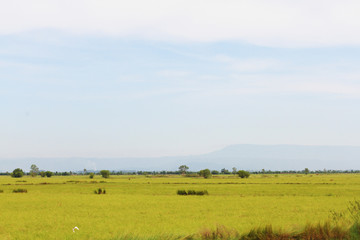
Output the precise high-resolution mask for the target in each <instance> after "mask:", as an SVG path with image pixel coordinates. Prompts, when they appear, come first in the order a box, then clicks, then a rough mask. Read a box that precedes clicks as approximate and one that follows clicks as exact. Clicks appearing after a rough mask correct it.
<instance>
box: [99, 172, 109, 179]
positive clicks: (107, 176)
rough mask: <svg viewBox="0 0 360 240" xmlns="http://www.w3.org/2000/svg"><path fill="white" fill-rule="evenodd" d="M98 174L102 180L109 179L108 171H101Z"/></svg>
mask: <svg viewBox="0 0 360 240" xmlns="http://www.w3.org/2000/svg"><path fill="white" fill-rule="evenodd" d="M100 174H101V176H102V177H103V178H109V177H110V171H109V170H101V171H100Z"/></svg>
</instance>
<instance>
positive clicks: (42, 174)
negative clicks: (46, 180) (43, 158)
mask: <svg viewBox="0 0 360 240" xmlns="http://www.w3.org/2000/svg"><path fill="white" fill-rule="evenodd" d="M52 175H54V173H53V172H51V171H42V172H40V176H41V177H51V176H52Z"/></svg>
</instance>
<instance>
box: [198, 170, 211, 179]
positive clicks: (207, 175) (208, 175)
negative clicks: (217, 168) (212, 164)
mask: <svg viewBox="0 0 360 240" xmlns="http://www.w3.org/2000/svg"><path fill="white" fill-rule="evenodd" d="M199 175H200V176H201V177H204V178H211V172H210V170H209V169H203V170H200V172H199Z"/></svg>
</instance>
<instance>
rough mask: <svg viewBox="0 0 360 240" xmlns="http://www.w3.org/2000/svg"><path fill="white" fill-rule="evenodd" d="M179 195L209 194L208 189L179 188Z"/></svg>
mask: <svg viewBox="0 0 360 240" xmlns="http://www.w3.org/2000/svg"><path fill="white" fill-rule="evenodd" d="M177 195H199V196H202V195H209V193H208V191H207V190H201V191H195V190H187V191H186V190H177Z"/></svg>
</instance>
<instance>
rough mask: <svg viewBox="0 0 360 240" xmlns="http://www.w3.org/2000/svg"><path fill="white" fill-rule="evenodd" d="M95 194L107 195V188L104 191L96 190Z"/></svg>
mask: <svg viewBox="0 0 360 240" xmlns="http://www.w3.org/2000/svg"><path fill="white" fill-rule="evenodd" d="M94 193H95V194H106V190H105V188H104V189H101V188H99V189H97V190H95V191H94Z"/></svg>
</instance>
